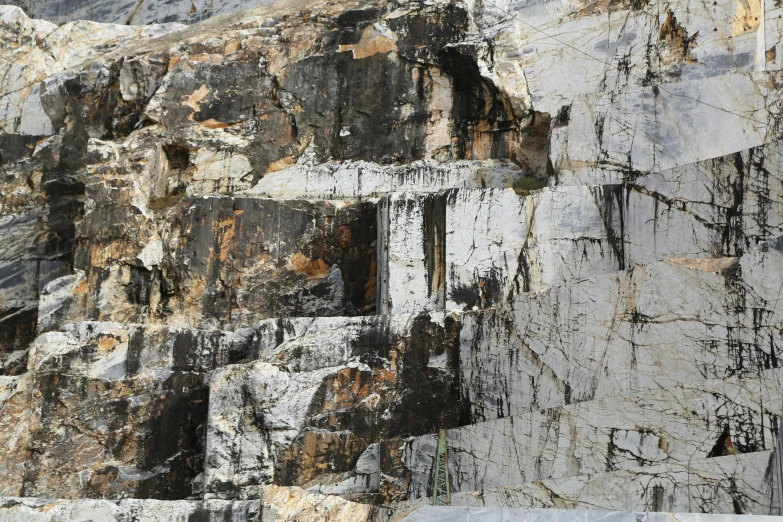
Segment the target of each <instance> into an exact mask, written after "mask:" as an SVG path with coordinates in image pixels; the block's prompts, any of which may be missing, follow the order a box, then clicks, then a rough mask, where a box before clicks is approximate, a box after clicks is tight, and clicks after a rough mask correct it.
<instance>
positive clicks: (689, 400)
mask: <svg viewBox="0 0 783 522" xmlns="http://www.w3.org/2000/svg"><path fill="white" fill-rule="evenodd" d="M782 379H783V370H768V371H765V372H763V373H762V374H761V375H760V376H758V377H746V378H731V379H725V380H707V381H702V382H698V383H692V384H684V385H680V386H675V387H672V388H666V389H663V390H655V391H650V392H643V393H637V394H632V395H623V396H615V397H608V398H605V399H597V400H593V401H587V402H582V403H579V404H574V405H570V406H564V407H561V408H556V409H549V410H540V411H536V412H531V413H528V414H522V415H517V416H513V417H508V418H504V419H498V420H493V421H488V422H484V423H481V424H475V425H471V426H465V427H462V428H458V429H452V430H449V432H448V451H449V469H450V473H451V480H452V491H455V492H456V491H463V492H464V491H482V490H486V489H490V488H495V487H501V486H510V485H514V484H522V483H526V482H533V481H536V480H542V479H561V478H564V477H572V476H578V475H585V474H588V475H589V474H596V473H603V472H606V471H615V470H621V469H632V468H635V467H638V466H640V465H642V466H653V465H658V464H672V463H677V464H680V465H682V466H687V465H688V462H689V461H690V460H692V459H699V458H708V457H720V456H725V455H737V454H742V453H753V452H759V451H766V450H770V449H772V448H773V447H774V443H775V438H776V434H777V433H776V432H777V430H778V424H779V422H780V417H781V410H782V409H783V395H781V394H782V393H783V391H782V388H781V384H783V382H782ZM436 441H437V436H436V435H428V436H425V437H418V438H414V439H413V440H412V441H411V442H410V443H408V444H409V446H408V448H407V449H406V457H405V466H406V468H407V469H408V470H409V472H410V474H411V483H410V486H409V495H410V497H412V498H418V497H422V496H426V495H427V491H429V489H430V488H431V486H430V484H429V483H430V480H431V475H432V463H433V462H434V457H435V449H436V446H437V443H436Z"/></svg>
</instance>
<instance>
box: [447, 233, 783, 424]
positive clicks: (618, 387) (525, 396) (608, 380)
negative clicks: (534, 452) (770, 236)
mask: <svg viewBox="0 0 783 522" xmlns="http://www.w3.org/2000/svg"><path fill="white" fill-rule="evenodd" d="M775 245H776V243H774V242H770V243H763V244H761V245H760V246H759V247H758V248H757V249H755V250H754V251H752V252H751V253H749V254H746V255H745V256H743V257H742V258H741V259H739V260H737V259H736V258H724V259H712V260H707V259H705V260H700V259H671V260H668V261H661V262H657V263H652V264H650V265H646V266H642V267H634V268H633V269H632V270H628V271H625V272H620V273H617V274H616V275H604V276H597V277H593V278H589V279H585V280H583V281H575V282H571V283H568V284H564V285H561V286H558V287H555V288H552V289H551V290H549V291H547V292H541V293H538V294H534V295H520V296H517V297H516V298H514V300H513V301H512V302H511V303H510V304H509V305H508V306H503V307H499V308H498V309H495V310H487V311H485V312H481V313H470V314H464V315H462V316H461V322H462V331H461V333H460V335H461V342H460V346H461V348H460V371H461V377H462V389H463V395H462V397H463V398H464V400H466V401H468V402H469V403H470V411H471V414H472V415H473V417H472V418H473V419H474V421H481V420H487V419H494V418H498V417H506V416H509V415H517V414H519V413H522V412H526V411H529V410H530V409H531V408H532V409H536V408H549V407H554V406H560V405H564V404H569V403H576V402H581V401H589V400H592V399H596V398H604V397H612V396H615V395H623V394H626V393H628V392H632V391H639V390H645V389H660V388H666V387H669V386H674V385H676V384H678V383H686V382H696V381H699V380H702V379H722V378H728V377H731V376H735V375H754V374H757V373H758V372H760V371H763V370H765V369H769V368H776V367H780V366H781V364H783V362H782V361H783V360H782V359H781V357H780V351H781V346H783V337H782V336H783V334H782V333H781V332H783V315H781V314H782V313H783V308H782V307H781V305H780V299H781V295H780V283H779V282H778V281H777V280H773V279H770V277H769V274H770V273H777V271H779V270H783V254H782V253H781V250H780V249H779V248H777V247H775ZM675 288H676V289H678V291H677V292H676V293H673V292H672V289H675Z"/></svg>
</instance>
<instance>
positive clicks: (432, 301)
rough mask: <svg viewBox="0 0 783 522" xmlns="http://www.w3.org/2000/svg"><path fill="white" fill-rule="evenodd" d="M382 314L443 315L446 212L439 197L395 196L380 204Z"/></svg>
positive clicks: (379, 259)
mask: <svg viewBox="0 0 783 522" xmlns="http://www.w3.org/2000/svg"><path fill="white" fill-rule="evenodd" d="M378 224H379V226H378V298H377V310H378V313H379V314H390V313H392V312H394V313H395V314H399V313H408V312H421V311H429V310H441V309H443V308H444V305H445V301H446V277H445V276H446V274H445V272H444V267H445V261H446V206H445V204H444V199H443V196H442V195H439V194H408V193H395V194H392V195H390V196H387V197H385V198H383V199H382V200H381V201H380V202H379V204H378Z"/></svg>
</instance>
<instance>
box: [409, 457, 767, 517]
mask: <svg viewBox="0 0 783 522" xmlns="http://www.w3.org/2000/svg"><path fill="white" fill-rule="evenodd" d="M772 458H774V457H773V454H772V452H769V451H759V452H755V453H748V454H742V455H731V456H725V457H715V458H706V459H705V458H694V459H692V460H690V461H689V462H688V463H686V464H681V463H674V464H658V465H653V466H644V467H637V468H634V469H629V470H622V471H614V472H609V473H599V474H596V475H583V476H579V477H569V478H565V479H553V480H542V481H538V482H531V483H528V484H519V485H515V486H510V487H504V488H497V489H487V490H484V491H481V492H471V493H456V494H455V495H453V497H452V504H453V505H457V506H485V507H509V508H513V507H532V508H558V512H559V513H572V512H573V511H572V510H574V509H589V510H593V509H604V510H627V511H637V512H639V511H643V510H646V509H649V510H652V511H654V512H648V513H646V517H644V518H640V520H645V519H646V520H647V521H648V522H658V521H661V522H671V521H672V520H689V519H690V517H693V518H701V517H705V518H706V519H708V520H709V519H711V518H712V517H715V519H716V520H718V521H719V522H721V521H722V520H724V517H736V519H737V520H740V521H744V520H745V519H746V517H747V519H748V520H754V519H755V520H759V521H760V522H761V521H763V520H764V518H765V517H764V516H768V515H777V513H778V512H779V511H778V509H779V507H778V506H779V500H778V499H777V498H775V496H774V495H773V494H772V488H773V487H774V485H773V483H774V480H775V479H774V478H773V476H772V475H771V474H770V473H769V469H770V462H771V459H772ZM404 509H405V508H402V506H401V507H400V510H399V511H403V510H404ZM560 510H567V511H560ZM737 512H740V513H742V515H739V516H738V515H736V514H735V513H737ZM705 513H706V514H705ZM641 514H642V513H640V515H641ZM710 514H715V515H710ZM719 514H724V515H719ZM750 515H756V517H753V516H750Z"/></svg>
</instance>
